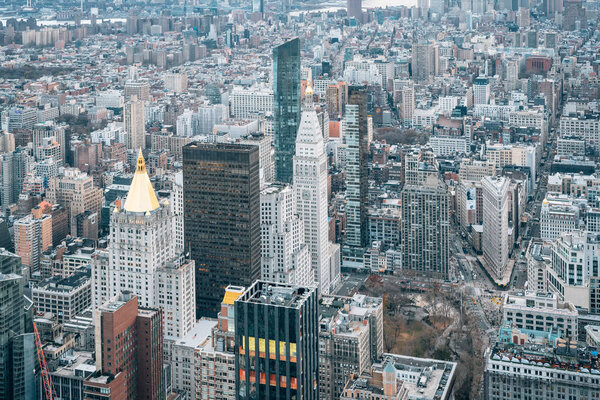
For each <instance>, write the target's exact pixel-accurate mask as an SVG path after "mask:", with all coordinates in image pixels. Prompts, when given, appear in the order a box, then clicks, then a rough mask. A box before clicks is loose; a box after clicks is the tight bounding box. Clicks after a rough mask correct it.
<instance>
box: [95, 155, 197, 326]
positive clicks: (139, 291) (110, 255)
mask: <svg viewBox="0 0 600 400" xmlns="http://www.w3.org/2000/svg"><path fill="white" fill-rule="evenodd" d="M173 224H174V216H173V212H172V208H171V206H170V205H169V204H168V202H167V201H162V202H159V201H158V199H157V197H156V194H155V193H154V189H153V188H152V184H151V183H150V178H148V174H147V172H146V166H145V162H144V157H143V156H142V153H141V151H140V154H139V156H138V160H137V166H136V171H135V175H134V177H133V180H132V182H131V186H130V188H129V193H128V194H127V198H126V199H125V203H124V204H123V207H122V208H120V206H117V207H115V209H114V211H113V213H112V215H111V218H110V242H109V244H108V248H107V251H106V252H107V257H97V258H96V259H95V260H94V264H93V274H92V283H93V285H92V288H93V301H94V305H95V306H96V307H98V306H99V305H101V304H103V303H104V302H106V301H108V300H110V299H111V298H113V297H115V296H117V295H118V294H119V293H120V292H122V291H125V290H127V291H130V292H132V293H135V294H136V295H137V299H138V300H137V301H138V302H139V303H140V305H141V306H144V307H153V308H161V309H163V311H164V318H161V321H162V320H163V319H164V324H165V325H164V333H165V335H166V336H173V337H182V336H185V335H186V334H187V333H188V332H189V331H190V330H191V329H192V327H193V326H194V323H195V295H194V289H195V284H194V262H193V261H191V260H186V259H185V258H184V257H183V255H182V254H179V253H178V252H177V251H176V244H175V240H174V237H173ZM123 243H127V245H126V246H125V245H123Z"/></svg>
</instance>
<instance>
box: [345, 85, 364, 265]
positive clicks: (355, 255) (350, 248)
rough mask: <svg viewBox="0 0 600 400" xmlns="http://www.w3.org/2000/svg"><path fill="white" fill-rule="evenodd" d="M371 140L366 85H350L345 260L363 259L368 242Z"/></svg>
mask: <svg viewBox="0 0 600 400" xmlns="http://www.w3.org/2000/svg"><path fill="white" fill-rule="evenodd" d="M368 140H369V139H368V135H367V93H366V88H365V87H364V86H350V88H349V90H348V105H346V111H345V113H344V142H345V144H346V200H347V203H346V242H345V246H344V248H343V258H344V261H359V262H360V261H362V257H363V253H364V248H365V247H366V246H367V245H368V230H367V206H368V197H367V196H368V189H369V188H368V173H369V171H368V157H369V142H368Z"/></svg>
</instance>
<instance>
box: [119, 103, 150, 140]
mask: <svg viewBox="0 0 600 400" xmlns="http://www.w3.org/2000/svg"><path fill="white" fill-rule="evenodd" d="M123 121H124V128H125V133H126V139H127V148H128V149H133V150H137V149H145V148H146V116H145V114H144V102H143V101H141V100H138V97H137V96H136V95H133V96H131V100H129V101H128V102H127V103H125V108H124V110H123Z"/></svg>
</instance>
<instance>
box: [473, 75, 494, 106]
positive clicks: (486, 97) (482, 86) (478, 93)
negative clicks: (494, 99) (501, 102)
mask: <svg viewBox="0 0 600 400" xmlns="http://www.w3.org/2000/svg"><path fill="white" fill-rule="evenodd" d="M489 102H490V82H489V80H488V79H487V78H476V79H475V82H474V83H473V104H489Z"/></svg>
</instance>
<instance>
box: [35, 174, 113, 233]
mask: <svg viewBox="0 0 600 400" xmlns="http://www.w3.org/2000/svg"><path fill="white" fill-rule="evenodd" d="M46 194H47V196H48V198H47V200H48V202H50V203H51V204H61V205H63V206H64V207H65V208H66V209H67V212H68V215H69V225H70V232H71V234H74V233H76V232H77V216H78V215H79V214H82V213H84V212H86V211H89V212H91V213H96V214H97V215H98V218H100V211H101V209H102V202H103V200H104V194H103V191H102V189H101V188H99V187H96V186H94V180H93V178H92V177H91V176H89V175H88V174H86V173H84V172H81V171H80V170H78V169H77V168H65V170H64V173H63V174H62V175H59V176H57V177H53V178H52V179H50V187H49V188H48V191H47V192H46Z"/></svg>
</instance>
